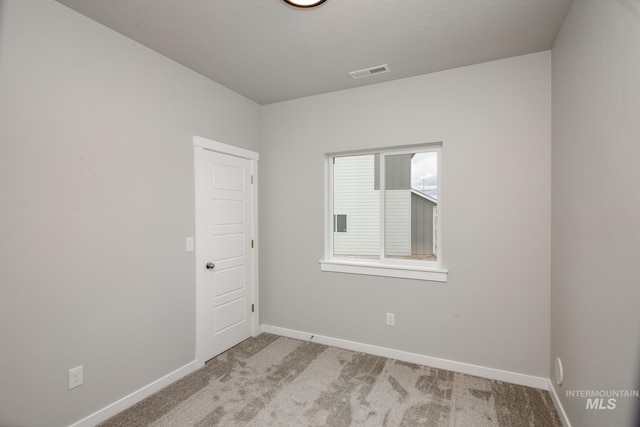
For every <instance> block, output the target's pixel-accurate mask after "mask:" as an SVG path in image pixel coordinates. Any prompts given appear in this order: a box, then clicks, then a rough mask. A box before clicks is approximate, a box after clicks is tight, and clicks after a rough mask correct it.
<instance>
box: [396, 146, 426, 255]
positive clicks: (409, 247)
mask: <svg viewBox="0 0 640 427" xmlns="http://www.w3.org/2000/svg"><path fill="white" fill-rule="evenodd" d="M384 165H385V173H384V175H385V256H386V257H388V258H402V259H421V260H431V261H433V260H436V252H437V251H436V247H437V233H436V230H437V227H436V224H437V208H438V157H437V153H436V152H431V151H430V152H424V153H413V154H399V155H392V156H385V164H384Z"/></svg>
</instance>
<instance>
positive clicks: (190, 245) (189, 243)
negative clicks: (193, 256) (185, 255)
mask: <svg viewBox="0 0 640 427" xmlns="http://www.w3.org/2000/svg"><path fill="white" fill-rule="evenodd" d="M185 250H186V251H187V252H193V237H187V244H186V247H185Z"/></svg>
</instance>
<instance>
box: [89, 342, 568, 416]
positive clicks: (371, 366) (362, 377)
mask: <svg viewBox="0 0 640 427" xmlns="http://www.w3.org/2000/svg"><path fill="white" fill-rule="evenodd" d="M216 425H219V426H463V427H467V426H473V427H480V426H502V427H518V426H536V427H538V426H543V427H547V426H549V427H556V426H557V427H561V426H562V424H561V422H560V419H559V417H558V415H557V413H556V411H555V409H554V406H553V403H552V401H551V397H550V396H549V393H548V392H547V391H545V390H538V389H535V388H530V387H524V386H519V385H514V384H509V383H504V382H500V381H493V380H488V379H484V378H478V377H474V376H470V375H465V374H460V373H456V372H451V371H446V370H442V369H435V368H429V367H426V366H421V365H414V364H411V363H405V362H400V361H397V360H392V359H386V358H383V357H378V356H371V355H368V354H364V353H358V352H353V351H348V350H343V349H339V348H336V347H330V346H326V345H321V344H317V343H313V342H305V341H298V340H294V339H290V338H284V337H278V336H275V335H270V334H262V335H260V336H257V337H255V338H251V339H249V340H247V341H245V342H243V343H241V344H239V345H237V346H236V347H234V348H232V349H230V350H228V351H227V352H225V353H223V354H221V355H220V356H218V357H216V358H214V359H212V360H210V361H209V362H207V364H206V365H205V366H204V367H203V368H202V369H200V370H198V371H196V372H194V373H192V374H190V375H188V376H186V377H185V378H183V379H181V380H179V381H177V382H175V383H174V384H172V385H170V386H168V387H166V388H165V389H163V390H160V391H159V392H157V393H156V394H154V395H152V396H150V397H148V398H147V399H145V400H143V401H141V402H139V403H138V404H136V405H134V406H132V407H131V408H129V409H127V410H125V411H124V412H121V413H120V414H118V415H116V416H115V417H113V418H111V419H109V420H107V421H105V422H104V423H102V424H101V425H100V426H101V427H111V426H118V427H123V426H127V427H128V426H172V427H173V426H216Z"/></svg>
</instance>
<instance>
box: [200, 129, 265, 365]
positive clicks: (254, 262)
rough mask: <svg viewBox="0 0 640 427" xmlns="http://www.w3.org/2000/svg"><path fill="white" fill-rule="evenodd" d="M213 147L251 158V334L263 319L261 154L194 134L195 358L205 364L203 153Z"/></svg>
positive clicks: (236, 155) (230, 154) (223, 151)
mask: <svg viewBox="0 0 640 427" xmlns="http://www.w3.org/2000/svg"><path fill="white" fill-rule="evenodd" d="M205 150H206V151H214V152H217V153H221V154H226V155H229V156H234V157H240V158H243V159H248V160H251V175H252V176H253V177H254V178H253V185H251V203H252V210H251V211H252V212H251V231H252V235H253V236H252V238H253V241H254V248H253V250H252V252H251V298H252V301H251V303H252V304H254V306H255V312H253V313H251V314H252V321H251V335H252V336H255V335H256V334H257V333H258V332H259V328H258V326H259V320H260V304H259V301H260V292H259V286H258V278H259V274H258V266H259V262H258V261H259V256H258V254H259V247H260V245H259V239H258V236H259V234H258V160H259V154H258V153H256V152H255V151H251V150H246V149H244V148H240V147H236V146H233V145H229V144H225V143H222V142H218V141H214V140H211V139H207V138H202V137H200V136H194V137H193V169H194V184H195V185H194V189H195V193H194V199H195V290H194V291H195V314H196V316H195V321H196V324H195V338H196V349H195V350H196V362H197V364H199V365H203V364H204V362H206V361H207V360H206V356H205V355H204V336H203V334H204V327H203V321H204V307H203V306H202V303H203V302H202V301H200V299H199V288H200V284H201V283H203V281H204V269H203V267H202V266H204V265H205V264H206V259H205V258H204V251H203V248H202V245H201V243H200V242H201V241H202V238H201V236H203V235H204V229H203V227H204V225H203V221H204V216H203V215H204V213H203V212H204V200H203V197H202V195H203V194H204V184H203V180H202V177H203V174H204V167H203V162H202V160H203V153H204V151H205Z"/></svg>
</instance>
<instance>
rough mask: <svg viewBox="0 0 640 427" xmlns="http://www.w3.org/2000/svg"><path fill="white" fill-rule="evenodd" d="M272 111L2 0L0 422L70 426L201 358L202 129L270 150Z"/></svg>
mask: <svg viewBox="0 0 640 427" xmlns="http://www.w3.org/2000/svg"><path fill="white" fill-rule="evenodd" d="M260 114H261V112H260V107H259V106H258V105H257V104H255V103H253V102H251V101H248V100H247V99H245V98H242V97H240V96H239V95H237V94H235V93H233V92H231V91H229V90H227V89H225V88H223V87H222V86H220V85H218V84H216V83H213V82H211V81H209V80H207V79H205V78H204V77H202V76H200V75H198V74H195V73H193V72H191V71H189V70H187V69H185V68H184V67H182V66H180V65H178V64H176V63H174V62H172V61H170V60H168V59H166V58H165V57H163V56H160V55H158V54H156V53H154V52H151V51H150V50H148V49H146V48H144V47H142V46H141V45H139V44H137V43H135V42H133V41H131V40H129V39H126V38H124V37H122V36H120V35H118V34H116V33H114V32H113V31H111V30H109V29H107V28H105V27H103V26H101V25H99V24H97V23H95V22H93V21H90V20H89V19H87V18H85V17H83V16H81V15H79V14H77V13H75V12H73V11H71V10H70V9H67V8H66V7H64V6H61V5H60V4H58V3H55V2H53V1H51V0H28V1H24V0H5V1H2V15H1V22H0V194H1V196H2V210H1V211H0V212H1V213H0V215H1V221H0V235H1V236H2V237H1V239H0V241H1V245H0V263H1V268H0V347H1V349H0V425H3V426H6V425H28V426H62V425H68V424H70V423H72V422H75V421H77V420H79V419H81V418H83V417H85V416H87V415H89V414H91V413H93V412H94V411H96V410H99V409H102V408H104V407H105V406H107V405H108V404H110V403H112V402H114V401H115V400H117V399H120V398H122V397H124V396H126V395H127V394H129V393H131V392H133V391H135V390H138V389H139V388H141V387H143V386H145V385H147V384H149V383H151V382H152V381H154V380H156V379H158V378H160V377H162V376H164V375H166V374H168V373H169V372H171V371H173V370H175V369H177V368H180V367H181V366H183V365H185V364H187V363H188V362H190V361H193V360H194V358H195V354H194V353H195V352H194V323H195V318H194V273H193V272H194V257H193V253H186V252H185V251H184V247H185V237H187V236H193V233H194V201H193V149H192V140H191V138H192V136H193V135H201V136H204V137H208V138H212V139H216V140H220V141H222V142H227V143H231V144H236V145H240V146H243V147H245V148H248V149H252V150H258V149H259V137H260ZM77 365H84V375H85V378H84V381H85V384H84V385H83V386H81V387H79V388H77V389H74V390H71V391H68V390H67V370H68V369H69V368H72V367H75V366H77Z"/></svg>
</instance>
